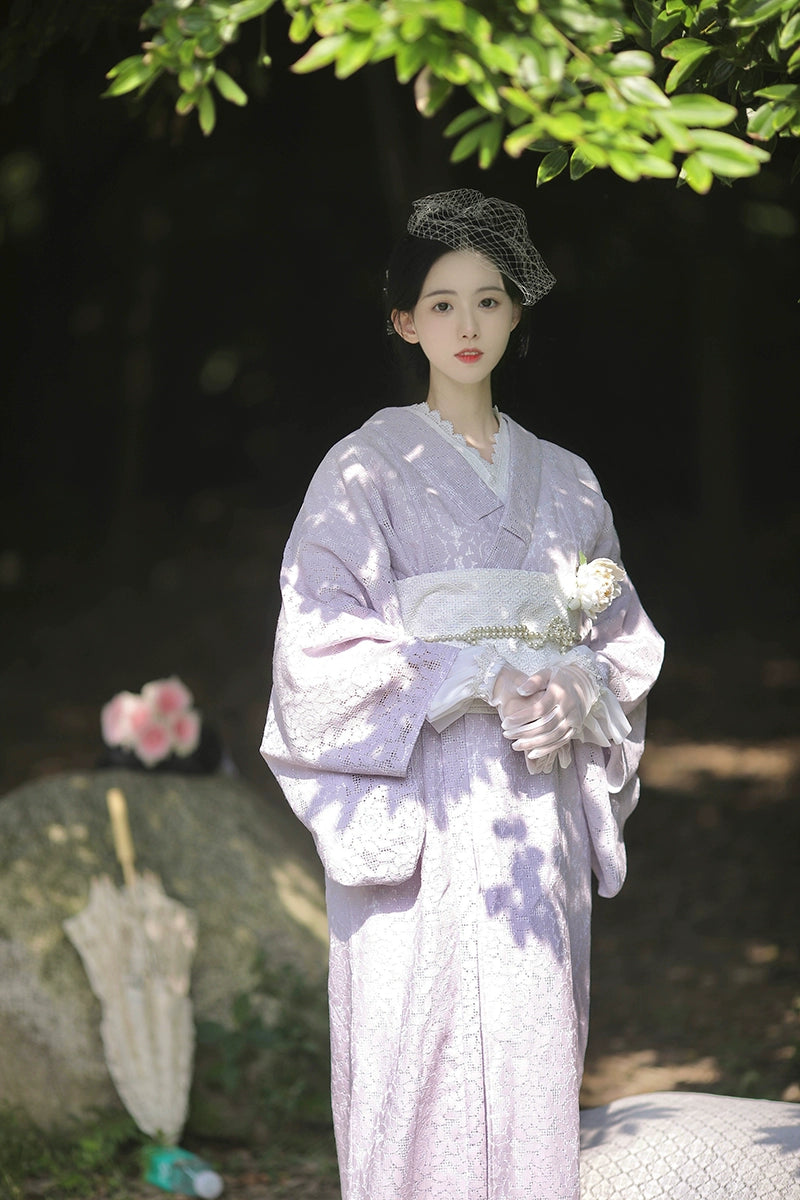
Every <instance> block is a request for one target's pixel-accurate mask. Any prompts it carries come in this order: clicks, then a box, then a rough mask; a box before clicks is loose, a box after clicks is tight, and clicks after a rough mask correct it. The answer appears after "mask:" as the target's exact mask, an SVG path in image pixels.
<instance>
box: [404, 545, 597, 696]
mask: <svg viewBox="0 0 800 1200" xmlns="http://www.w3.org/2000/svg"><path fill="white" fill-rule="evenodd" d="M397 590H398V594H399V598H400V611H401V613H402V617H403V625H404V627H405V629H406V631H407V632H408V633H410V634H411V635H412V636H413V637H418V638H421V639H422V640H423V641H426V642H452V643H453V644H454V645H456V646H461V647H468V646H487V647H491V648H492V649H493V650H494V651H495V652H496V653H497V654H498V655H499V657H500V658H502V659H504V661H505V662H507V663H508V664H509V665H510V666H512V667H516V668H517V669H518V670H520V671H525V672H526V673H527V674H529V675H531V674H533V673H534V672H535V671H539V670H541V668H542V667H546V666H549V665H550V664H551V663H553V662H554V661H555V660H556V659H558V658H559V657H560V655H562V654H565V653H566V652H567V650H571V649H572V647H573V646H576V645H577V644H578V642H579V641H580V634H579V632H578V625H579V620H580V614H579V613H577V612H575V611H571V610H570V609H569V607H568V605H567V597H566V595H565V594H564V590H563V588H562V587H561V586H560V584H559V580H558V577H557V575H556V574H555V573H553V574H550V575H546V574H544V573H541V572H538V571H502V570H492V569H491V568H489V569H483V568H478V569H475V570H470V571H433V572H430V573H429V574H426V575H411V576H409V578H408V579H403V580H400V581H399V582H398V584H397ZM479 706H480V707H481V708H485V707H486V706H485V705H480V702H479Z"/></svg>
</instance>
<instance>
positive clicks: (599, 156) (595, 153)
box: [577, 142, 608, 167]
mask: <svg viewBox="0 0 800 1200" xmlns="http://www.w3.org/2000/svg"><path fill="white" fill-rule="evenodd" d="M577 148H578V149H579V150H580V152H581V157H582V158H585V159H586V161H587V163H589V164H590V165H591V166H593V167H607V166H608V151H607V150H605V149H604V148H603V147H602V146H599V145H598V144H597V142H581V144H580V146H579V147H577Z"/></svg>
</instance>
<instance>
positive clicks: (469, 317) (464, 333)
mask: <svg viewBox="0 0 800 1200" xmlns="http://www.w3.org/2000/svg"><path fill="white" fill-rule="evenodd" d="M459 335H460V336H461V337H462V338H464V339H465V340H466V341H471V340H472V339H473V338H476V337H477V336H478V323H477V321H476V320H475V317H474V315H473V314H472V313H471V312H470V311H469V310H468V311H467V312H465V313H462V315H461V319H460V321H459Z"/></svg>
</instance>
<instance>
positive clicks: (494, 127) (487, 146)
mask: <svg viewBox="0 0 800 1200" xmlns="http://www.w3.org/2000/svg"><path fill="white" fill-rule="evenodd" d="M504 126H505V122H504V121H503V120H501V119H498V118H495V119H494V120H491V121H487V122H486V124H485V125H483V126H482V129H483V137H482V138H481V144H480V149H479V151H478V166H479V167H481V168H482V170H484V171H485V170H487V169H488V168H489V167H490V166H491V165H492V163H493V162H494V160H495V159H496V158H497V152H498V151H499V149H500V146H501V145H502V142H503V129H504Z"/></svg>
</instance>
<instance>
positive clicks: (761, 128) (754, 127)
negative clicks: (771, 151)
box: [747, 104, 775, 142]
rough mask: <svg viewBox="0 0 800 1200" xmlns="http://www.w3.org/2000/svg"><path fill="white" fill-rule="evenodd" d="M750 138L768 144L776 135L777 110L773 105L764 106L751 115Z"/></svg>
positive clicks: (748, 129)
mask: <svg viewBox="0 0 800 1200" xmlns="http://www.w3.org/2000/svg"><path fill="white" fill-rule="evenodd" d="M747 134H748V137H751V138H757V139H758V140H759V141H760V142H768V141H769V139H770V138H771V137H773V136H774V134H775V109H774V108H773V107H772V105H771V104H762V105H761V107H760V108H757V109H756V111H755V112H754V113H752V114H751V116H750V119H749V121H748V122H747Z"/></svg>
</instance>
